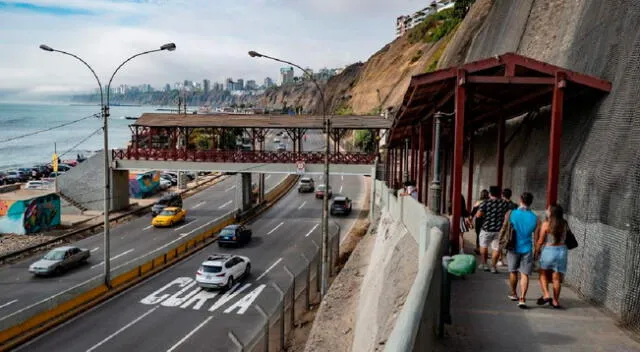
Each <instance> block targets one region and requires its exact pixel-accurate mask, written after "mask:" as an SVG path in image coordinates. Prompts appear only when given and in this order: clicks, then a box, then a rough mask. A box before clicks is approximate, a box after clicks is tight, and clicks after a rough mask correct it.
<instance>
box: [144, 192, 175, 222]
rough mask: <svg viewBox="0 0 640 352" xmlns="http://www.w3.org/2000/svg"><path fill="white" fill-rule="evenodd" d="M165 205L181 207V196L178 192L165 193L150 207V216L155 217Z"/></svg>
mask: <svg viewBox="0 0 640 352" xmlns="http://www.w3.org/2000/svg"><path fill="white" fill-rule="evenodd" d="M166 207H178V208H182V197H180V195H179V194H178V193H168V194H165V195H164V196H162V197H161V198H160V199H158V201H157V202H156V204H154V205H153V206H152V207H151V216H153V217H155V216H156V215H158V214H160V212H162V210H164V208H166Z"/></svg>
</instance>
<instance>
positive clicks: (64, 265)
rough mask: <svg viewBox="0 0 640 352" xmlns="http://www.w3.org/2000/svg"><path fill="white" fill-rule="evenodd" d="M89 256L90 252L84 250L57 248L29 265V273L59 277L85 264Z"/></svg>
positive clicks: (72, 247) (70, 247) (65, 247)
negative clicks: (64, 272)
mask: <svg viewBox="0 0 640 352" xmlns="http://www.w3.org/2000/svg"><path fill="white" fill-rule="evenodd" d="M90 256H91V252H90V251H89V250H88V249H86V248H79V247H75V246H64V247H59V248H56V249H52V250H51V251H49V252H48V253H47V254H45V255H44V256H43V257H42V258H41V259H40V260H38V261H37V262H35V263H33V264H31V266H29V272H30V273H32V274H34V275H52V274H55V275H59V274H62V272H63V271H66V270H69V269H71V268H73V267H74V266H77V265H80V264H84V263H86V262H87V259H89V257H90Z"/></svg>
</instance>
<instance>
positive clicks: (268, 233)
mask: <svg viewBox="0 0 640 352" xmlns="http://www.w3.org/2000/svg"><path fill="white" fill-rule="evenodd" d="M283 224H284V222H281V223H279V224H278V226H276V227H274V228H273V229H272V230H271V231H269V232H267V235H270V234H272V233H273V232H274V231H275V230H277V229H278V228H280V226H282V225H283Z"/></svg>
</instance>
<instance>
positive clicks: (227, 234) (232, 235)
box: [218, 225, 253, 247]
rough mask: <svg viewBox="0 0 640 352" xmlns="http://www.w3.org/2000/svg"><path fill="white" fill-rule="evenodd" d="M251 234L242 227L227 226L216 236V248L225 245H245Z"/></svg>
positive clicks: (247, 229)
mask: <svg viewBox="0 0 640 352" xmlns="http://www.w3.org/2000/svg"><path fill="white" fill-rule="evenodd" d="M252 235H253V232H252V231H251V229H249V228H248V227H246V226H244V225H229V226H227V227H225V228H224V229H222V231H220V234H219V235H218V246H220V247H223V246H225V245H227V244H235V245H240V244H246V243H249V242H250V241H251V236H252Z"/></svg>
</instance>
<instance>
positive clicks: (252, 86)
mask: <svg viewBox="0 0 640 352" xmlns="http://www.w3.org/2000/svg"><path fill="white" fill-rule="evenodd" d="M246 88H247V90H256V89H258V85H257V84H256V81H255V80H253V79H250V80H248V81H247V85H246Z"/></svg>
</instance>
